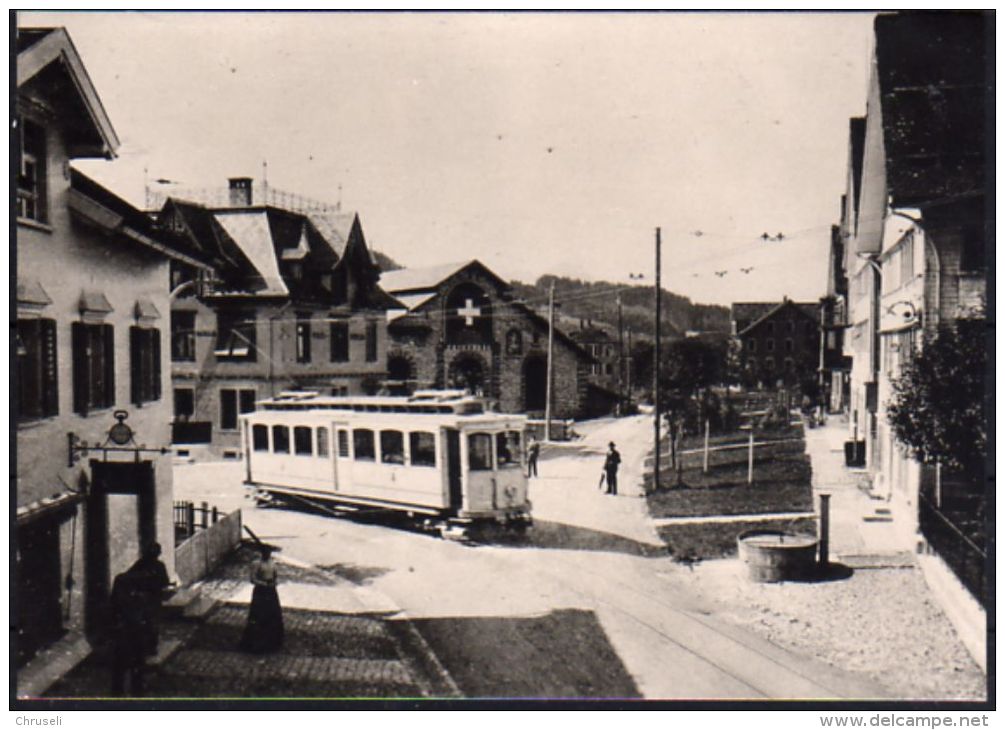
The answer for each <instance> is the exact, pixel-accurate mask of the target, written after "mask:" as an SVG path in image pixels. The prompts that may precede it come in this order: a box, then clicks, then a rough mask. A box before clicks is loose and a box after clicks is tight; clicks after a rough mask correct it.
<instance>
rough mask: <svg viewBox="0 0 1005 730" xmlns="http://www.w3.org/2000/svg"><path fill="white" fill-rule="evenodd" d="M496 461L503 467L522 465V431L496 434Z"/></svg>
mask: <svg viewBox="0 0 1005 730" xmlns="http://www.w3.org/2000/svg"><path fill="white" fill-rule="evenodd" d="M496 463H497V464H498V466H499V468H501V469H509V468H512V467H516V466H520V433H519V432H517V431H506V432H505V433H497V434H496Z"/></svg>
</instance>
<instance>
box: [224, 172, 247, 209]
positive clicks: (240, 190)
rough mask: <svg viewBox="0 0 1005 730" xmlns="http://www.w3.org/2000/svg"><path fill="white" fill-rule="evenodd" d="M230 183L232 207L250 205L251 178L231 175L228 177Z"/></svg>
mask: <svg viewBox="0 0 1005 730" xmlns="http://www.w3.org/2000/svg"><path fill="white" fill-rule="evenodd" d="M228 182H229V183H230V205H231V207H233V208H241V207H245V206H248V205H251V178H250V177H232V178H229V179H228Z"/></svg>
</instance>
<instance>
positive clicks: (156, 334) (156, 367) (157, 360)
mask: <svg viewBox="0 0 1005 730" xmlns="http://www.w3.org/2000/svg"><path fill="white" fill-rule="evenodd" d="M150 340H151V342H150V344H151V345H152V347H151V350H152V351H153V378H154V382H153V388H152V389H151V391H150V393H151V395H150V397H151V398H152V399H153V400H160V399H161V331H160V330H157V329H153V330H150Z"/></svg>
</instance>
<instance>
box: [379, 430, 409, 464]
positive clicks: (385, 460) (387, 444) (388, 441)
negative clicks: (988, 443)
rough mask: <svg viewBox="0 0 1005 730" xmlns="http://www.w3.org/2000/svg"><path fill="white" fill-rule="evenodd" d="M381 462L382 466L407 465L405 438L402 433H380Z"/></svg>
mask: <svg viewBox="0 0 1005 730" xmlns="http://www.w3.org/2000/svg"><path fill="white" fill-rule="evenodd" d="M380 461H381V463H382V464H404V463H405V437H404V436H403V435H402V433H401V431H381V432H380Z"/></svg>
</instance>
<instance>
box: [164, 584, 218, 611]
mask: <svg viewBox="0 0 1005 730" xmlns="http://www.w3.org/2000/svg"><path fill="white" fill-rule="evenodd" d="M214 605H216V601H214V600H213V599H211V598H208V597H205V596H203V595H202V590H201V589H200V586H199V584H195V585H191V586H185V587H184V588H179V589H178V590H177V591H175V594H174V595H173V596H171V598H169V599H168V600H167V601H165V602H164V609H163V613H164V615H165V616H166V617H168V618H174V619H188V620H191V619H196V620H198V619H201V618H202V617H203V616H205V615H206V614H207V613H209V611H210V610H211V609H212V608H213V606H214Z"/></svg>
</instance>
